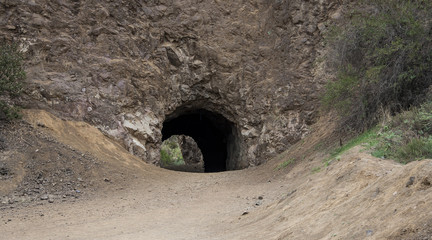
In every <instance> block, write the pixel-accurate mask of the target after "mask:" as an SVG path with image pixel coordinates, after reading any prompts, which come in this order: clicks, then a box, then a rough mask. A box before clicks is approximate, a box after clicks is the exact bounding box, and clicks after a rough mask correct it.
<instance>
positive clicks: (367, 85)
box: [322, 0, 432, 130]
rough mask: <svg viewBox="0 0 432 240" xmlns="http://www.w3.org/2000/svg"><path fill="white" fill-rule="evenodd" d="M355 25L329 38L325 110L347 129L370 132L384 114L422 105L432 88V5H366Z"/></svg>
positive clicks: (384, 0)
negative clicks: (329, 78)
mask: <svg viewBox="0 0 432 240" xmlns="http://www.w3.org/2000/svg"><path fill="white" fill-rule="evenodd" d="M360 6H361V7H359V8H358V9H361V10H357V11H354V12H352V15H351V16H350V21H349V22H348V23H344V24H343V25H340V26H338V27H334V29H332V30H331V31H329V34H328V36H327V43H328V47H329V51H328V54H327V56H326V58H327V62H328V63H329V67H331V68H332V69H334V70H335V71H336V72H337V73H338V74H337V77H336V80H335V81H331V82H329V83H328V84H327V86H326V92H325V94H324V96H323V99H322V102H323V106H324V107H325V108H327V109H331V108H334V109H336V110H337V111H338V112H339V114H340V116H341V120H342V121H341V122H342V126H346V127H349V128H351V129H355V130H364V129H367V128H369V127H371V126H373V125H374V124H376V123H377V122H378V121H379V119H380V118H381V117H382V114H383V113H384V112H389V113H391V114H395V113H397V112H400V111H402V110H405V109H408V108H410V107H412V106H418V105H419V104H421V103H422V102H424V101H425V99H426V98H427V93H428V91H430V89H429V86H431V84H432V21H430V19H431V18H432V1H430V0H412V1H406V0H372V1H363V2H362V4H360Z"/></svg>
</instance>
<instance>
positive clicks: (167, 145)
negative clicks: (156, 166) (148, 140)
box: [160, 135, 185, 167]
mask: <svg viewBox="0 0 432 240" xmlns="http://www.w3.org/2000/svg"><path fill="white" fill-rule="evenodd" d="M160 154H161V166H162V167H166V166H173V165H175V166H178V165H184V164H185V162H184V160H183V155H182V152H181V148H180V145H179V143H178V138H177V136H176V135H174V136H172V137H170V138H168V139H167V140H165V141H164V142H163V143H162V146H161V150H160Z"/></svg>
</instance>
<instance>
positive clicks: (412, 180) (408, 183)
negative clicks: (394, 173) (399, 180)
mask: <svg viewBox="0 0 432 240" xmlns="http://www.w3.org/2000/svg"><path fill="white" fill-rule="evenodd" d="M414 180H415V177H410V178H409V180H408V182H407V183H406V185H405V186H406V187H409V186H411V185H413V184H414Z"/></svg>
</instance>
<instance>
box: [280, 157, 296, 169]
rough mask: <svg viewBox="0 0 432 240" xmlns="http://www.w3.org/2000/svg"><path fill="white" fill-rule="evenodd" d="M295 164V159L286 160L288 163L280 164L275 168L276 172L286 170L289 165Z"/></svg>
mask: <svg viewBox="0 0 432 240" xmlns="http://www.w3.org/2000/svg"><path fill="white" fill-rule="evenodd" d="M294 162H295V159H294V158H290V159H288V160H286V161H283V162H281V163H280V164H279V165H278V166H277V167H276V168H275V170H281V169H284V168H286V167H288V166H289V165H291V164H293V163H294Z"/></svg>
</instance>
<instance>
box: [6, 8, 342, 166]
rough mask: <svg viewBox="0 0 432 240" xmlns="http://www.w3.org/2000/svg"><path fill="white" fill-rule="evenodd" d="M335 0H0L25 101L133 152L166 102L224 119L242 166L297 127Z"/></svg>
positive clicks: (153, 142) (303, 119) (151, 154)
mask: <svg viewBox="0 0 432 240" xmlns="http://www.w3.org/2000/svg"><path fill="white" fill-rule="evenodd" d="M337 2H338V1H336V0H310V1H300V0H293V1H288V0H266V1H264V0H253V1H220V0H215V1H202V0H180V1H174V0H153V1H143V0H132V1H126V0H123V1H110V0H103V1H96V0H87V1H84V0H81V1H80V0H57V1H49V0H22V1H15V0H0V38H5V39H7V40H14V41H17V42H20V44H21V48H22V50H23V51H25V52H26V55H27V61H26V65H27V72H28V79H27V82H28V84H27V89H26V96H25V97H24V99H23V102H24V103H25V104H26V105H27V106H31V107H39V108H45V109H50V110H51V111H52V112H54V113H56V114H57V115H61V116H63V117H66V118H73V119H78V120H85V121H88V122H89V123H91V124H93V125H96V126H97V127H98V128H99V129H101V130H102V131H103V132H105V133H106V134H108V135H110V136H112V137H113V138H116V139H118V140H121V141H122V142H123V143H124V145H125V147H126V148H128V149H129V150H130V151H131V152H133V153H135V154H137V155H139V156H141V157H142V158H143V159H144V160H145V161H148V162H157V161H159V146H160V144H161V139H162V136H161V128H162V124H163V121H164V119H165V118H166V116H168V115H170V114H171V113H173V112H174V111H175V110H176V109H178V108H183V107H184V108H205V109H207V110H209V111H214V112H217V113H220V114H222V115H223V116H224V117H226V118H227V119H228V120H230V121H231V122H233V123H234V124H235V125H236V127H237V130H238V134H240V135H241V138H240V140H241V142H238V143H236V144H238V145H239V146H240V149H241V151H240V154H239V163H238V164H237V166H233V168H242V167H246V166H252V165H257V164H260V163H262V162H263V161H265V160H266V158H268V157H269V156H272V155H273V154H275V153H278V152H281V151H282V150H284V149H285V148H286V147H288V146H290V145H291V144H293V143H295V142H296V141H298V140H300V139H301V138H302V137H303V136H304V135H305V134H307V133H308V132H309V125H310V124H311V123H312V122H313V121H314V117H315V115H316V103H317V97H318V93H319V89H320V87H321V85H322V81H321V80H319V79H317V78H316V77H315V76H314V74H313V72H314V67H315V66H314V63H315V59H316V57H317V52H318V50H319V49H320V48H321V40H322V37H321V33H322V31H325V28H326V24H327V21H328V19H329V18H330V16H332V14H334V13H335V12H336V11H337V10H338V9H337V8H338V5H337V4H336V3H337Z"/></svg>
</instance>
